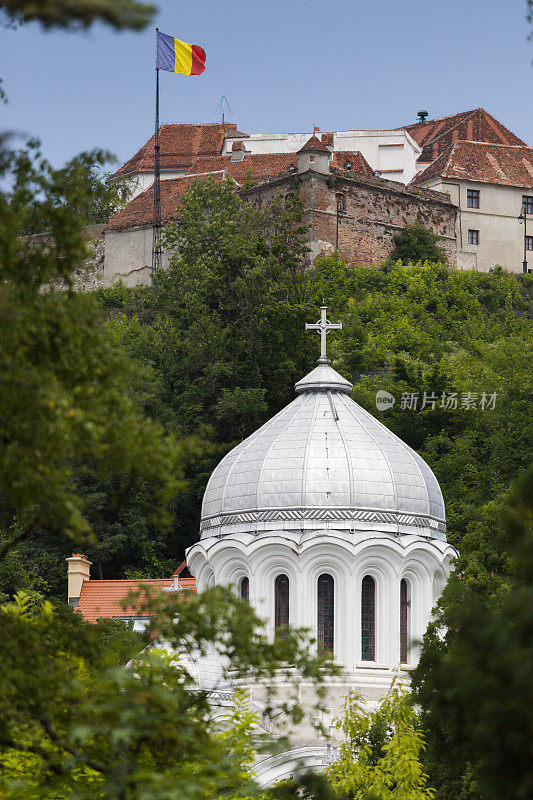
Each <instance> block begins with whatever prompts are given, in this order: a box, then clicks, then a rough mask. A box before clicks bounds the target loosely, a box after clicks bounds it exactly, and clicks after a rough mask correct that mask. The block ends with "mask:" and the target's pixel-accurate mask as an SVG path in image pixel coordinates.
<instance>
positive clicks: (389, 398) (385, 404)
mask: <svg viewBox="0 0 533 800" xmlns="http://www.w3.org/2000/svg"><path fill="white" fill-rule="evenodd" d="M395 402H396V398H395V397H394V395H393V394H391V393H390V392H386V391H385V390H384V389H380V390H379V392H376V408H377V410H378V411H387V409H388V408H392V407H393V405H394V403H395Z"/></svg>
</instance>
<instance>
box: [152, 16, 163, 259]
mask: <svg viewBox="0 0 533 800" xmlns="http://www.w3.org/2000/svg"><path fill="white" fill-rule="evenodd" d="M158 30H159V28H156V29H155V31H156V34H155V35H156V48H157V32H158ZM161 266H162V264H161V163H160V151H159V67H158V66H157V60H156V68H155V137H154V212H153V218H152V273H154V272H156V271H157V270H158V269H161Z"/></svg>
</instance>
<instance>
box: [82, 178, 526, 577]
mask: <svg viewBox="0 0 533 800" xmlns="http://www.w3.org/2000/svg"><path fill="white" fill-rule="evenodd" d="M202 209H207V210H208V211H207V213H204V211H202ZM274 210H275V212H276V213H274ZM300 213H301V209H300V208H299V201H298V199H297V198H296V199H295V200H293V201H292V202H290V204H289V206H288V207H287V208H285V209H284V210H283V209H282V208H281V206H280V205H279V204H278V205H277V207H276V208H275V209H272V208H261V209H253V208H252V207H250V206H247V205H246V204H244V203H242V202H241V201H240V200H239V198H238V196H237V195H235V193H234V192H233V191H232V189H231V187H229V186H225V185H224V184H222V185H221V184H218V185H217V184H214V183H212V182H210V181H207V182H205V183H198V184H197V185H196V186H194V187H193V189H192V190H191V192H190V193H189V194H188V195H187V196H186V197H185V198H184V203H183V216H182V219H181V221H180V225H179V226H178V227H175V228H173V229H172V230H171V231H170V232H169V243H170V245H171V246H175V247H176V248H178V247H179V255H178V254H176V255H175V256H174V257H173V259H172V262H171V266H170V269H169V271H168V272H166V273H163V274H161V275H159V276H157V277H156V279H155V281H154V286H153V287H150V288H146V287H143V288H138V289H133V290H130V289H126V288H125V287H124V286H122V285H120V284H119V285H117V286H114V287H112V288H111V289H108V290H103V291H101V292H99V299H100V302H101V304H102V306H103V310H104V313H105V315H106V317H107V323H106V328H107V332H108V336H109V337H110V339H111V341H112V342H113V344H114V345H115V346H116V347H118V348H119V349H121V350H123V351H125V352H126V353H127V354H128V355H129V356H131V357H133V358H134V359H135V360H137V361H138V362H139V363H141V364H142V365H143V366H144V368H145V370H146V372H145V380H144V381H143V380H138V381H136V382H135V383H134V384H132V385H131V389H132V391H133V392H134V393H135V395H136V397H137V398H138V399H139V400H140V401H141V402H142V403H143V405H144V408H145V410H146V412H147V413H148V414H150V415H151V416H153V417H154V418H156V419H158V420H160V421H161V422H162V424H163V425H164V426H165V427H166V428H167V429H168V430H172V431H175V432H179V433H192V432H196V431H198V430H199V429H201V427H202V425H205V424H208V425H209V427H210V431H209V439H210V448H209V449H208V451H204V452H203V453H202V454H201V455H200V456H199V458H198V459H197V460H195V462H194V464H192V465H191V469H190V472H189V476H190V478H191V480H190V483H189V488H188V490H187V491H186V492H184V493H181V495H180V496H179V498H177V500H176V503H175V506H174V507H175V511H176V514H177V522H176V524H175V525H174V530H173V532H172V533H170V534H169V536H168V537H167V538H166V540H165V542H161V545H156V546H155V548H154V549H151V548H150V546H149V545H148V539H149V536H148V533H147V538H146V539H145V538H143V539H142V541H143V542H145V544H143V545H142V546H137V542H139V539H138V537H137V533H136V531H135V526H134V517H135V512H134V511H133V514H132V516H131V519H130V520H126V519H122V520H117V519H115V522H116V524H117V525H118V527H117V528H116V530H117V534H119V533H120V535H123V536H124V539H123V541H122V543H121V541H120V539H117V540H116V544H117V548H106V549H107V552H106V553H102V557H103V558H104V559H105V562H106V563H104V565H103V568H104V574H107V575H113V574H120V573H119V572H118V570H119V565H120V569H121V570H131V571H133V574H137V573H136V572H135V571H136V570H141V571H142V570H147V569H150V568H151V567H152V566H153V565H154V563H155V561H154V559H157V557H158V555H157V554H159V557H160V558H163V559H164V560H165V559H166V561H165V563H166V564H168V566H169V567H170V566H171V564H172V559H174V562H173V563H175V562H176V560H177V559H178V558H180V557H181V555H182V553H183V549H184V547H186V546H188V545H190V544H192V543H193V542H194V541H195V539H196V537H197V530H198V527H197V526H198V514H199V509H200V503H201V497H202V493H203V489H204V487H205V483H206V481H207V479H208V477H209V474H210V472H211V470H212V469H213V468H214V466H215V464H216V463H217V462H218V460H219V459H220V458H221V457H222V455H224V454H225V453H226V452H227V450H228V449H229V448H230V447H232V446H234V445H235V444H236V443H238V442H239V441H240V440H241V439H242V438H244V437H246V436H247V435H249V434H250V433H251V432H252V431H253V430H255V429H256V428H257V427H258V426H259V425H260V424H261V423H263V422H264V421H265V420H266V419H268V418H269V417H270V416H272V415H273V414H274V413H276V412H277V411H278V410H279V409H280V408H281V407H282V406H283V405H285V404H286V403H288V402H290V400H291V399H292V397H293V396H294V395H293V384H294V382H295V381H296V380H298V379H299V378H300V377H302V375H304V374H305V373H306V372H307V371H308V370H309V369H311V368H312V366H313V363H314V359H315V358H316V355H317V350H318V346H317V345H318V343H317V342H316V340H315V339H314V337H313V336H312V335H310V334H306V333H305V331H304V326H305V322H308V321H310V320H313V319H316V318H317V317H318V316H319V311H318V307H319V306H320V305H321V304H322V302H323V300H324V301H325V302H326V303H327V304H328V309H329V310H328V314H329V316H330V318H331V319H336V320H337V319H340V320H342V322H343V325H344V327H343V331H342V334H341V335H336V334H330V337H329V341H330V344H329V349H330V353H331V355H332V357H333V358H334V365H335V367H336V368H337V369H338V370H340V371H341V372H343V373H344V374H346V375H348V376H351V377H352V381H353V382H354V393H353V397H354V399H355V400H357V402H359V403H361V404H362V405H363V406H364V407H365V408H367V409H368V410H369V411H370V412H371V413H373V414H375V415H377V416H378V417H379V418H380V419H381V420H382V421H383V422H384V423H385V424H386V425H387V426H388V427H390V428H391V429H392V430H393V431H394V432H395V433H397V434H398V435H399V436H400V437H401V438H402V439H404V440H405V441H406V442H407V443H408V444H410V445H411V446H412V447H413V448H414V449H415V450H417V451H418V452H420V453H421V454H422V455H423V457H424V458H425V459H426V460H427V461H428V463H429V464H430V465H431V467H432V468H433V470H434V471H435V473H436V475H437V478H438V479H439V482H440V484H441V486H442V489H443V492H444V497H445V501H446V507H447V517H448V530H449V538H450V541H451V542H452V543H453V544H455V545H456V546H458V547H459V548H460V550H461V555H462V559H463V562H462V567H465V566H466V564H468V565H469V580H473V581H475V582H476V583H477V584H478V585H479V587H480V588H485V589H486V590H487V591H492V588H494V587H495V585H496V584H497V583H498V581H499V578H498V575H497V574H496V573H499V572H500V571H501V570H505V569H506V562H507V555H506V551H505V550H501V549H499V548H497V547H495V546H494V544H493V541H494V536H493V532H494V529H495V528H496V527H497V526H498V522H497V515H496V514H495V513H494V512H495V507H496V505H497V504H498V496H499V494H500V493H502V492H505V491H506V490H507V489H508V487H509V485H510V483H511V481H512V480H513V479H514V477H515V476H516V474H518V473H519V472H520V470H522V469H524V467H525V466H526V465H527V460H528V453H529V444H528V439H527V436H528V434H527V431H528V424H529V411H528V403H529V396H530V392H531V374H532V371H533V370H532V363H531V331H532V324H531V296H532V281H531V278H529V276H517V275H509V274H507V273H504V272H503V271H501V270H500V271H496V272H494V273H492V274H483V273H478V272H473V271H469V272H460V271H457V270H453V269H450V268H447V267H446V266H445V265H436V264H430V263H425V264H416V265H412V266H409V267H402V266H401V265H400V264H398V263H388V264H385V265H383V266H381V267H379V266H376V267H371V268H366V267H365V268H360V267H347V266H346V265H344V264H343V263H342V262H341V261H340V260H339V259H337V258H331V257H327V258H321V259H319V260H318V261H317V262H316V264H315V267H314V269H312V270H311V271H308V272H306V271H305V270H304V269H303V268H302V265H303V262H304V259H305V246H304V244H303V240H304V236H305V229H304V228H303V226H302V225H301V219H300ZM379 390H385V391H388V392H389V393H391V394H393V395H394V397H395V400H396V402H395V404H394V406H393V408H391V409H389V410H387V411H384V412H380V411H378V410H377V408H376V403H375V395H376V392H377V391H379ZM424 393H425V400H424ZM443 393H444V400H445V404H444V405H445V406H446V405H448V407H444V406H443V402H442V400H443ZM494 395H496V396H494ZM454 396H455V399H454ZM454 403H455V404H456V405H457V407H456V408H454ZM414 405H416V408H415V407H410V406H414ZM433 406H434V407H433ZM461 406H463V407H461ZM143 536H144V534H143ZM132 537H133V538H132ZM132 541H133V542H135V543H136V545H135V548H131V547H130V546H129V545H128V542H132ZM146 548H148V551H149V552H148V553H147V552H146ZM132 550H136V554H135V553H133V552H132ZM154 550H155V552H154ZM94 555H96V553H95V554H94ZM491 573H494V574H491ZM122 574H124V573H122ZM144 574H147V572H145V573H144Z"/></svg>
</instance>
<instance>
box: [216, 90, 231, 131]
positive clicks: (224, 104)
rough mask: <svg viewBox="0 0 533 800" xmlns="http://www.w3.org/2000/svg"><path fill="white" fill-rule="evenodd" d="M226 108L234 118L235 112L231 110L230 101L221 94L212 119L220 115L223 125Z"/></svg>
mask: <svg viewBox="0 0 533 800" xmlns="http://www.w3.org/2000/svg"><path fill="white" fill-rule="evenodd" d="M226 108H227V109H228V111H229V113H230V114H231V115H232V116H235V111H234V110H233V109H232V107H231V103H230V101H229V100H228V98H227V97H226V95H225V94H223V95H222V97H221V98H220V100H219V102H218V105H217V107H216V108H215V110H214V112H213V116H214V117H216V116H218V115H219V114H222V124H224V121H225V118H226Z"/></svg>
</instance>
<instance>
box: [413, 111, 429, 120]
mask: <svg viewBox="0 0 533 800" xmlns="http://www.w3.org/2000/svg"><path fill="white" fill-rule="evenodd" d="M416 116H417V117H418V121H419V122H425V121H426V117H427V116H429V113H428V112H427V111H424V110H422V111H419V112H418V114H417V115H416Z"/></svg>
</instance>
